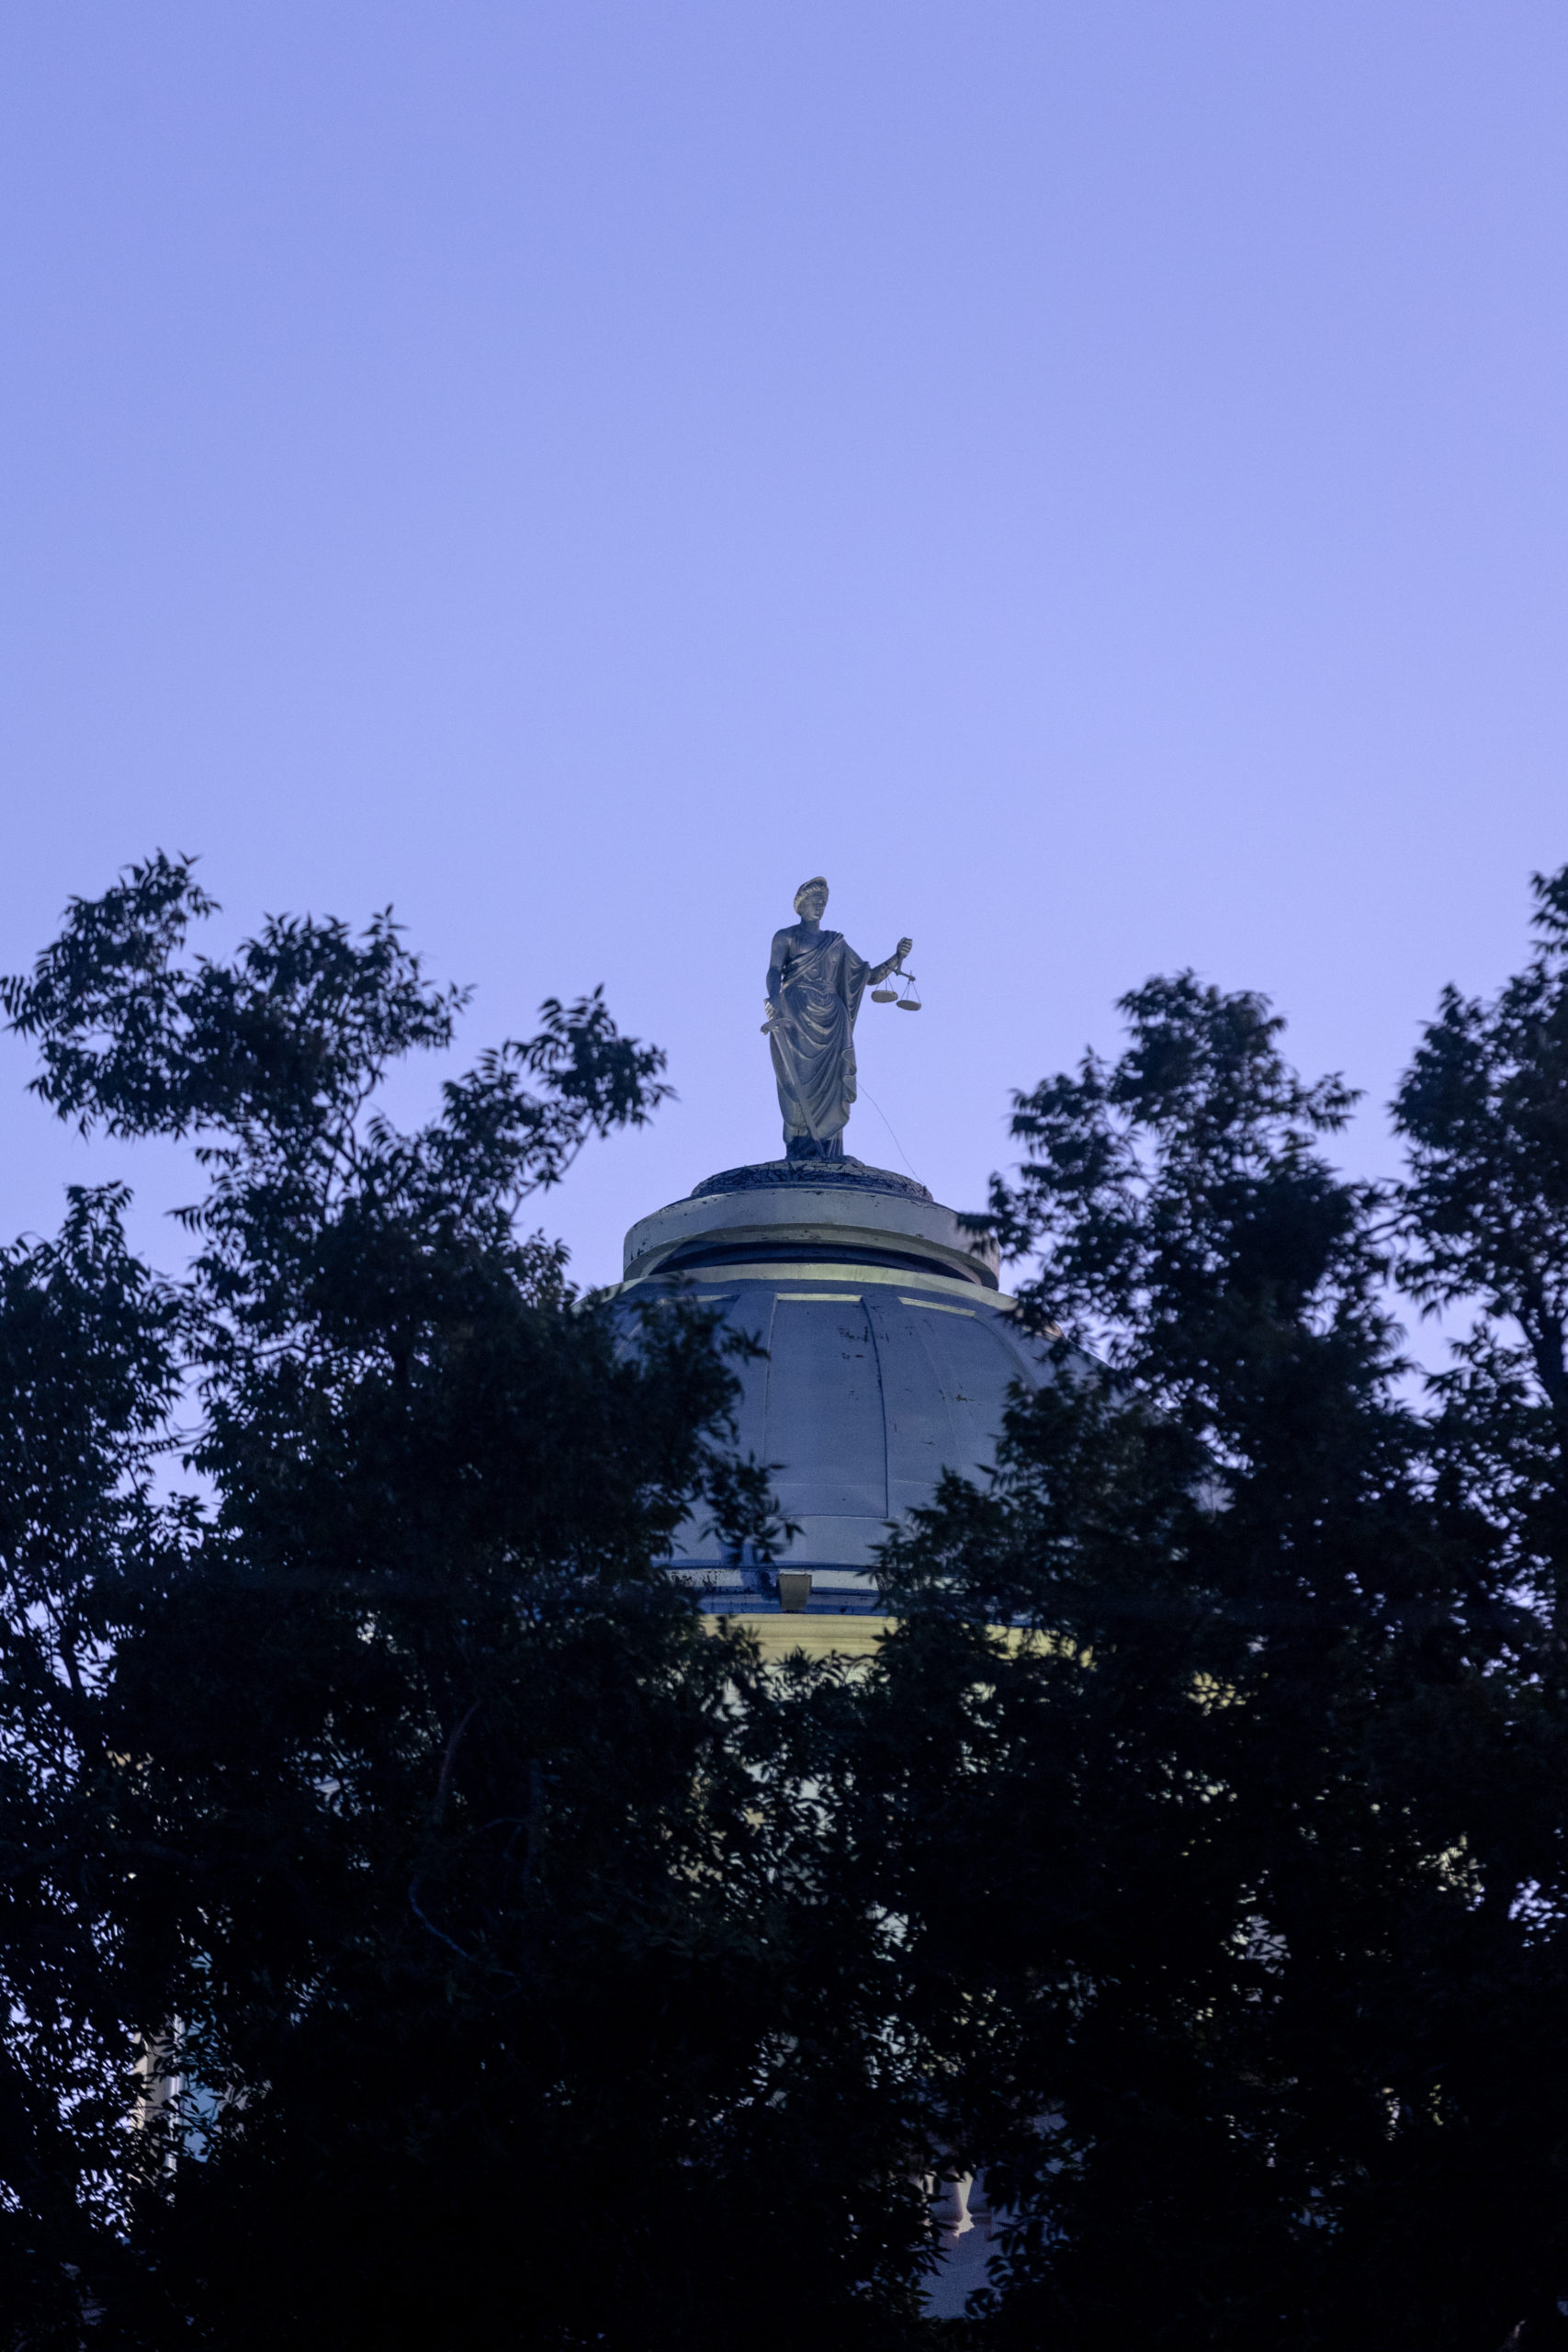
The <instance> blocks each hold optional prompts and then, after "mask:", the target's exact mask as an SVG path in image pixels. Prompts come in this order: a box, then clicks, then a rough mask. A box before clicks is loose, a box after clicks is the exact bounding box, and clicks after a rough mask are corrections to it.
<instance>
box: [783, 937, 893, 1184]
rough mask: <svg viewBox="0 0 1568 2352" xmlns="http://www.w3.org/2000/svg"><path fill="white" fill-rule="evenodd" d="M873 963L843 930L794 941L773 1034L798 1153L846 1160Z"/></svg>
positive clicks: (787, 1141)
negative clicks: (859, 1036) (858, 1034)
mask: <svg viewBox="0 0 1568 2352" xmlns="http://www.w3.org/2000/svg"><path fill="white" fill-rule="evenodd" d="M870 975H871V966H870V965H869V964H868V963H866V962H865V960H864V959H863V957H862V956H857V955H856V954H855V951H854V949H853V948H852V946H851V945H850V944H849V942H848V940H847V939H846V938H845V937H844V934H843V933H842V932H841V931H820V932H818V934H817V937H816V938H815V940H814V941H812V943H811V944H810V945H808V946H806V947H802V946H801V945H800V944H798V942H795V941H792V942H791V944H790V949H789V958H788V961H787V963H786V964H785V966H784V971H783V973H782V974H781V976H780V987H779V992H778V996H777V998H776V999H775V1002H776V1003H777V1005H778V1008H779V1010H778V1018H777V1020H776V1021H775V1022H774V1023H773V1029H772V1032H771V1034H770V1036H769V1046H770V1048H771V1050H772V1053H773V1076H774V1078H775V1079H776V1080H777V1081H778V1089H779V1109H780V1111H781V1112H782V1113H783V1114H784V1146H785V1149H786V1151H787V1153H788V1156H789V1157H790V1159H842V1158H843V1152H844V1127H845V1125H846V1123H847V1122H848V1119H849V1115H850V1112H851V1110H852V1107H853V1104H854V1099H855V1041H854V1026H855V1015H856V1014H857V1013H858V1012H859V1011H860V1001H861V997H862V994H863V990H864V988H865V984H866V981H867V979H868V978H870Z"/></svg>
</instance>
